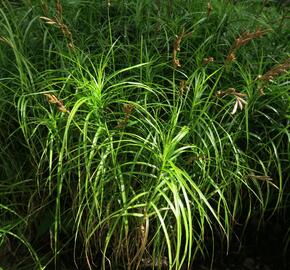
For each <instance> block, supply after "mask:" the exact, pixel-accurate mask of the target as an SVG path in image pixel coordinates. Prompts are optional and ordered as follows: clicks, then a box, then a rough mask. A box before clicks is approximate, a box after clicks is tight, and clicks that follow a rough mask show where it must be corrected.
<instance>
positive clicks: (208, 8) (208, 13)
mask: <svg viewBox="0 0 290 270" xmlns="http://www.w3.org/2000/svg"><path fill="white" fill-rule="evenodd" d="M211 12H212V5H211V2H210V1H208V2H207V17H209V15H210V14H211Z"/></svg>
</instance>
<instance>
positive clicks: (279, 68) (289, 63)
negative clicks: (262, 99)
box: [256, 58, 290, 96]
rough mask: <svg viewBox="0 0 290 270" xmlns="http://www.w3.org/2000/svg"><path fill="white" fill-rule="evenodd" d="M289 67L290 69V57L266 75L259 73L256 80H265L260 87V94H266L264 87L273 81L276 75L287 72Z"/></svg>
mask: <svg viewBox="0 0 290 270" xmlns="http://www.w3.org/2000/svg"><path fill="white" fill-rule="evenodd" d="M288 69H290V58H288V59H286V61H284V62H283V63H282V64H279V65H278V66H276V67H274V68H272V69H270V70H269V71H267V72H266V73H265V74H264V75H259V76H258V77H257V78H256V80H260V81H263V83H262V85H261V87H260V88H259V92H260V95H261V96H262V95H264V88H265V86H266V85H267V84H268V83H269V82H270V81H272V80H273V79H274V78H275V77H278V76H279V75H281V74H283V73H286V72H287V70H288Z"/></svg>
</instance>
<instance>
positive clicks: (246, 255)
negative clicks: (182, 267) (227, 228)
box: [192, 217, 290, 270]
mask: <svg viewBox="0 0 290 270" xmlns="http://www.w3.org/2000/svg"><path fill="white" fill-rule="evenodd" d="M289 224H290V223H289V222H287V223H286V222H285V220H284V221H283V219H282V218H280V219H279V218H278V217H274V218H272V219H271V220H270V221H265V222H264V224H263V225H261V226H260V228H259V226H258V224H257V223H255V222H253V223H252V224H250V225H249V226H248V228H247V229H246V230H245V231H244V234H243V241H242V242H241V241H239V238H238V237H237V238H236V240H234V239H233V241H232V243H231V249H230V251H229V252H228V254H227V255H226V254H225V253H226V252H221V251H215V252H216V255H215V259H214V261H213V263H212V265H211V262H209V261H204V262H199V263H197V264H196V265H194V266H193V268H192V269H194V270H210V269H211V270H290V248H288V249H287V248H286V243H287V238H286V237H287V231H288V229H289ZM258 228H259V229H258ZM239 230H240V228H239V229H238V230H237V231H239ZM237 234H239V232H238V233H237ZM288 238H290V237H289V235H288ZM211 266H212V268H211Z"/></svg>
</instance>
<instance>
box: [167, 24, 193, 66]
mask: <svg viewBox="0 0 290 270" xmlns="http://www.w3.org/2000/svg"><path fill="white" fill-rule="evenodd" d="M190 34H191V32H189V33H185V30H184V28H182V31H181V32H180V33H179V35H178V36H176V39H175V40H174V44H173V53H172V56H173V67H174V68H177V67H181V64H180V61H179V59H178V58H177V52H180V43H181V41H182V39H183V38H184V37H186V36H188V35H190Z"/></svg>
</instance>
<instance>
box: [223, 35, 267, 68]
mask: <svg viewBox="0 0 290 270" xmlns="http://www.w3.org/2000/svg"><path fill="white" fill-rule="evenodd" d="M267 32H268V30H260V29H257V30H256V31H255V32H244V33H243V34H242V35H241V36H240V37H238V38H237V39H236V40H235V42H234V44H233V45H232V46H231V48H230V50H229V52H228V55H227V58H226V61H225V63H226V64H227V63H230V62H232V61H234V60H236V51H237V50H238V49H239V48H240V47H242V46H244V45H246V44H247V43H248V42H250V41H251V40H253V39H256V38H260V37H262V36H264V35H265V34H266V33H267Z"/></svg>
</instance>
